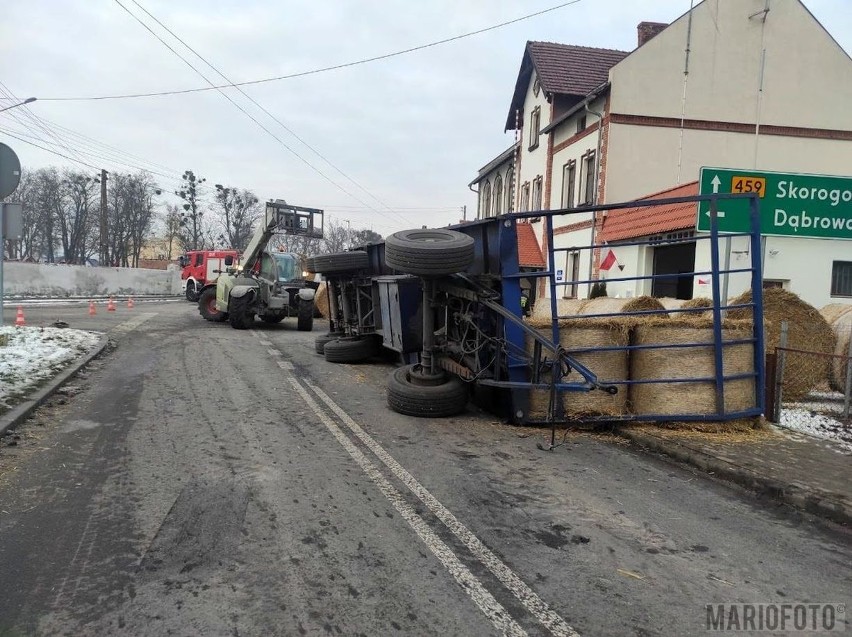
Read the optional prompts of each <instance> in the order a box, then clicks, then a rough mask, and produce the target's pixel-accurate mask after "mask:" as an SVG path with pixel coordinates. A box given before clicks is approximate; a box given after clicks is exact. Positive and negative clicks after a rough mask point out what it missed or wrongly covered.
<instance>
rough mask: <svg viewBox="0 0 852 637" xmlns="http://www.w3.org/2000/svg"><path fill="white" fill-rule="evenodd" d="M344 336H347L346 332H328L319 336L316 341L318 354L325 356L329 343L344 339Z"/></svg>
mask: <svg viewBox="0 0 852 637" xmlns="http://www.w3.org/2000/svg"><path fill="white" fill-rule="evenodd" d="M343 336H345V333H344V332H328V333H326V334H323V335H322V336H317V337H316V338H315V339H314V348H315V349H316V350H317V354H324V353H325V346H326V344H327V343H330V342H331V341H336V340H337V339H338V338H342V337H343Z"/></svg>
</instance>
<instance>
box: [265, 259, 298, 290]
mask: <svg viewBox="0 0 852 637" xmlns="http://www.w3.org/2000/svg"><path fill="white" fill-rule="evenodd" d="M298 275H299V262H298V259H297V258H296V255H294V254H290V253H289V252H264V253H263V256H262V257H261V260H260V276H261V278H263V279H266V280H267V281H269V282H272V283H286V282H288V281H292V280H293V279H297V278H299V277H298Z"/></svg>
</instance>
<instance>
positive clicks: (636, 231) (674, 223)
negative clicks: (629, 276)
mask: <svg viewBox="0 0 852 637" xmlns="http://www.w3.org/2000/svg"><path fill="white" fill-rule="evenodd" d="M697 194H698V182H697V181H693V182H691V183H688V184H683V185H680V186H675V187H674V188H669V189H668V190H662V191H660V192H655V193H654V194H651V195H647V196H645V197H642V198H641V199H640V200H639V201H649V200H651V199H668V198H674V197H689V196H692V195H697ZM696 214H697V213H696V204H695V202H687V203H675V204H667V205H663V206H653V207H636V208H623V209H621V210H610V211H609V212H608V213H607V217H606V221H604V224H603V229H602V230H601V235H600V239H601V241H607V242H609V241H623V240H625V239H635V238H636V237H646V236H648V235H654V234H660V233H662V232H673V231H675V230H684V229H686V228H694V227H695V217H696Z"/></svg>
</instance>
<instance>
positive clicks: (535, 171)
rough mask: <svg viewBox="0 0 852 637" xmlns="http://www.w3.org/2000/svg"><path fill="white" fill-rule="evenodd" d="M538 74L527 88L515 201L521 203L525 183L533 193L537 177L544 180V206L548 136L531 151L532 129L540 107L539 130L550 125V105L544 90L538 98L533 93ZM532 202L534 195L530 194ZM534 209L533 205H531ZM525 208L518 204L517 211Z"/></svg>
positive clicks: (544, 136)
mask: <svg viewBox="0 0 852 637" xmlns="http://www.w3.org/2000/svg"><path fill="white" fill-rule="evenodd" d="M535 80H536V74H535V72H534V71H533V73H532V74H531V75H530V83H529V86H528V87H527V94H526V97H525V98H524V112H523V126H522V130H521V170H520V175H519V178H518V181H517V183H516V184H515V189H516V193H515V200H516V201H519V198H520V196H521V192H522V189H523V186H524V184H525V183H529V186H530V193H532V184H533V180H534V179H536V178H537V177H541V178H542V205H543V202H544V188H545V187H546V184H545V183H544V182H545V181H546V177H545V173H546V172H547V135H539V139H538V147H537V148H534V149H533V150H530V129H531V124H532V112H533V109H535V108H536V107H539V108H540V109H541V119H540V124H539V130H541V129H542V128H544V127H545V126H547V125H548V124H549V123H550V110H551V108H550V103H549V102H548V101H547V98H546V97H545V95H544V91H543V90H539V92H538V96H536V95H535V93H534V91H533V86H534V85H535ZM530 200H531V201H532V194H530ZM530 207H532V205H530ZM522 209H523V206H522V205H520V204H518V205H516V206H515V210H518V211H520V210H522Z"/></svg>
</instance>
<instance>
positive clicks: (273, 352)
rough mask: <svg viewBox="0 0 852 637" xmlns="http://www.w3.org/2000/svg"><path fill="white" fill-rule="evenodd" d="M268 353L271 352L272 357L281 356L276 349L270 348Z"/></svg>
mask: <svg viewBox="0 0 852 637" xmlns="http://www.w3.org/2000/svg"><path fill="white" fill-rule="evenodd" d="M266 351H267V352H269V355H270V356H281V352H279V351H278V350H277V349H275V348H274V347H270V348H269V349H268V350H266Z"/></svg>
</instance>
